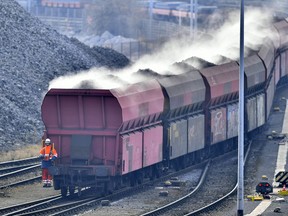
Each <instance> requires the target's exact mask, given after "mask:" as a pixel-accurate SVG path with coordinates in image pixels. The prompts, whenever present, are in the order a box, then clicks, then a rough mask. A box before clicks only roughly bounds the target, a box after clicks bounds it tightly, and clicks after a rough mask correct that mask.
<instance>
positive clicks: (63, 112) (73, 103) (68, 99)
mask: <svg viewBox="0 0 288 216" xmlns="http://www.w3.org/2000/svg"><path fill="white" fill-rule="evenodd" d="M59 106H60V107H59V109H60V119H61V126H62V127H64V128H80V122H79V116H80V115H81V114H80V113H79V102H78V96H59Z"/></svg>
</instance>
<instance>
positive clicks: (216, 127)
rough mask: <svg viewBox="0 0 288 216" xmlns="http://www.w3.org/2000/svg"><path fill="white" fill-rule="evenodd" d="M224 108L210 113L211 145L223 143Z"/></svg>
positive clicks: (225, 126) (224, 128) (224, 136)
mask: <svg viewBox="0 0 288 216" xmlns="http://www.w3.org/2000/svg"><path fill="white" fill-rule="evenodd" d="M226 131H227V125H226V108H224V107H222V108H219V109H216V110H212V111H211V135H212V142H211V143H212V144H215V143H218V142H221V141H224V140H225V139H226V134H227V132H226Z"/></svg>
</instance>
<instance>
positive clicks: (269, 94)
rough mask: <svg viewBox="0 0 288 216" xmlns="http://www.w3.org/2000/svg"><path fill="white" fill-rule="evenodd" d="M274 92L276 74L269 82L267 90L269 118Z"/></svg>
mask: <svg viewBox="0 0 288 216" xmlns="http://www.w3.org/2000/svg"><path fill="white" fill-rule="evenodd" d="M274 93H275V83H274V76H272V78H271V80H270V82H269V86H268V87H267V90H266V98H267V99H266V109H267V113H266V118H267V119H268V117H269V114H270V111H271V108H272V104H273V98H274Z"/></svg>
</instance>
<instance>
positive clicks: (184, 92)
mask: <svg viewBox="0 0 288 216" xmlns="http://www.w3.org/2000/svg"><path fill="white" fill-rule="evenodd" d="M159 82H160V84H161V85H162V86H163V87H164V88H165V90H166V92H167V94H168V96H169V99H170V109H176V108H179V107H183V106H186V105H190V104H195V103H200V102H203V101H204V100H205V85H204V81H203V78H202V76H201V75H200V73H199V72H198V71H196V70H195V71H192V72H189V73H185V74H181V75H178V76H176V77H167V78H163V79H159Z"/></svg>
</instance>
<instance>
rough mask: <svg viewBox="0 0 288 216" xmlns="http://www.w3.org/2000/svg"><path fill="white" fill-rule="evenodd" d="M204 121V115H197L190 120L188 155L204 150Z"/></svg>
mask: <svg viewBox="0 0 288 216" xmlns="http://www.w3.org/2000/svg"><path fill="white" fill-rule="evenodd" d="M204 121H205V118H204V115H197V116H194V117H190V118H189V119H188V153H191V152H194V151H197V150H200V149H203V148H204V145H205V139H204V135H205V127H204V124H205V123H204Z"/></svg>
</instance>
